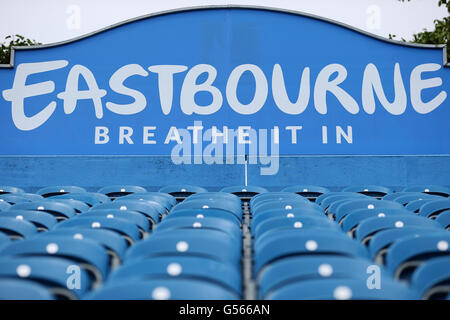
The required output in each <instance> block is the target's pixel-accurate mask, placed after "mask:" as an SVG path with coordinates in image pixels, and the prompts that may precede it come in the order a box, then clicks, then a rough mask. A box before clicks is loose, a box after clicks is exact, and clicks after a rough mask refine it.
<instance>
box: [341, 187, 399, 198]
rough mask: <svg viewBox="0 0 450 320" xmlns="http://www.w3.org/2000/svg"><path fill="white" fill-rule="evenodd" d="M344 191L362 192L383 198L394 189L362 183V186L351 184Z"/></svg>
mask: <svg viewBox="0 0 450 320" xmlns="http://www.w3.org/2000/svg"><path fill="white" fill-rule="evenodd" d="M342 191H344V192H358V193H362V194H364V195H366V196H370V197H375V198H382V197H384V196H385V195H387V194H390V193H392V192H393V190H392V189H390V188H386V187H383V186H374V185H362V186H350V187H346V188H344V189H342Z"/></svg>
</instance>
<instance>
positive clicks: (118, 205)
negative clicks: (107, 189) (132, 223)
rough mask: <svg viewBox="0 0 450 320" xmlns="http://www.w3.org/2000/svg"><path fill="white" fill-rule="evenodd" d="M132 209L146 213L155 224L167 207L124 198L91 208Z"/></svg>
mask: <svg viewBox="0 0 450 320" xmlns="http://www.w3.org/2000/svg"><path fill="white" fill-rule="evenodd" d="M108 209H109V210H123V211H127V210H131V211H136V212H139V213H142V214H143V215H145V216H146V217H147V218H148V219H149V220H150V222H151V223H152V225H153V224H156V223H158V221H159V220H160V218H161V215H162V214H163V212H161V211H164V212H165V209H163V207H161V206H160V207H155V206H153V205H151V204H149V203H147V202H144V201H139V200H123V201H113V202H108V203H102V204H98V205H96V206H94V207H92V208H91V211H92V210H108Z"/></svg>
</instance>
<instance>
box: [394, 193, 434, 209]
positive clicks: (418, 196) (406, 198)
mask: <svg viewBox="0 0 450 320" xmlns="http://www.w3.org/2000/svg"><path fill="white" fill-rule="evenodd" d="M424 199H428V200H433V199H436V200H439V199H442V197H439V196H435V195H432V194H426V193H419V192H410V193H409V194H405V195H402V196H399V197H397V198H395V199H394V200H392V201H395V202H398V203H400V204H401V205H403V206H407V205H408V204H409V203H410V202H413V201H417V200H424Z"/></svg>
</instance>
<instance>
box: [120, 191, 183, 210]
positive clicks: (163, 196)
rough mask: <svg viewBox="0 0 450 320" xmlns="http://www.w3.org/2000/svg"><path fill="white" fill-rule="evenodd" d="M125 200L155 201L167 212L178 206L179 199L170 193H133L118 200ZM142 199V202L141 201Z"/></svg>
mask: <svg viewBox="0 0 450 320" xmlns="http://www.w3.org/2000/svg"><path fill="white" fill-rule="evenodd" d="M125 199H134V200H140V201H143V200H147V201H155V202H158V203H159V204H161V205H162V206H164V207H165V208H166V209H167V210H170V209H171V208H172V207H173V206H174V205H176V204H177V199H176V198H175V197H174V196H171V195H170V194H168V193H162V192H145V193H132V194H129V195H126V196H123V197H120V198H119V199H118V200H125ZM141 199H142V200H141Z"/></svg>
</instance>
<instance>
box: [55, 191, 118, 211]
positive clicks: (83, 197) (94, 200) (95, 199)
mask: <svg viewBox="0 0 450 320" xmlns="http://www.w3.org/2000/svg"><path fill="white" fill-rule="evenodd" d="M48 199H56V200H58V199H73V200H79V201H83V202H84V203H86V204H87V205H88V206H89V207H93V206H95V205H97V204H100V203H106V202H111V199H110V198H109V197H108V196H106V195H104V194H102V193H96V192H83V193H76V192H74V193H66V194H61V195H57V196H52V197H49V198H48Z"/></svg>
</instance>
